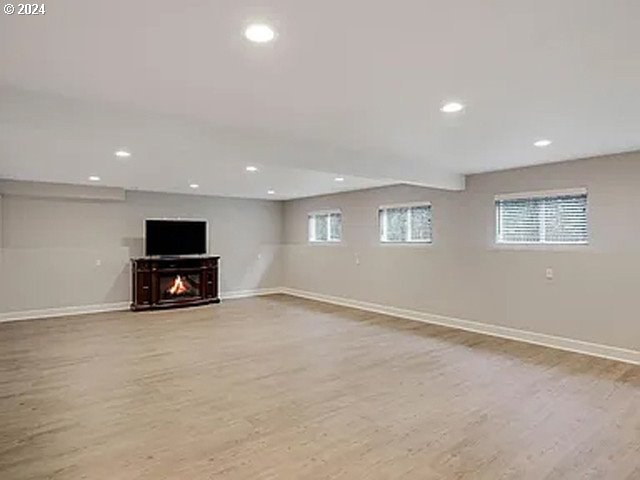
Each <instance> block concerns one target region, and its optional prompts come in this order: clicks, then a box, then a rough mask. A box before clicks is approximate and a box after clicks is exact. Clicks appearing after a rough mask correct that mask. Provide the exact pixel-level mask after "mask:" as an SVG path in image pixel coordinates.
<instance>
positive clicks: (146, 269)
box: [131, 256, 220, 310]
mask: <svg viewBox="0 0 640 480" xmlns="http://www.w3.org/2000/svg"><path fill="white" fill-rule="evenodd" d="M219 261H220V257H218V256H202V257H200V256H198V257H193V256H191V257H140V258H132V259H131V276H132V282H131V284H132V287H133V292H132V298H133V300H132V302H131V310H152V309H160V308H175V307H185V306H189V305H205V304H208V303H219V302H220V295H219V291H218V283H219V282H218V270H219Z"/></svg>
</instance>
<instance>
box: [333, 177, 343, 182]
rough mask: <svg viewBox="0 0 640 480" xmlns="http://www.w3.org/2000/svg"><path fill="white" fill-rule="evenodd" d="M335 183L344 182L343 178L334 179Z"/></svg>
mask: <svg viewBox="0 0 640 480" xmlns="http://www.w3.org/2000/svg"><path fill="white" fill-rule="evenodd" d="M334 180H335V181H336V182H344V177H336V178H334Z"/></svg>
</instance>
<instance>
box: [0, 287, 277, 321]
mask: <svg viewBox="0 0 640 480" xmlns="http://www.w3.org/2000/svg"><path fill="white" fill-rule="evenodd" d="M281 292H282V289H281V288H259V289H256V290H238V291H234V292H226V293H222V294H221V295H220V298H221V299H222V300H231V299H234V298H248V297H258V296H261V295H273V294H276V293H281ZM129 306H130V303H129V302H117V303H103V304H99V305H78V306H73V307H59V308H44V309H41V310H22V311H16V312H7V313H0V323H1V322H14V321H17V320H33V319H35V318H54V317H66V316H69V315H84V314H87V313H102V312H118V311H122V310H128V309H129Z"/></svg>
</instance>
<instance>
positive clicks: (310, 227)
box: [307, 208, 342, 245]
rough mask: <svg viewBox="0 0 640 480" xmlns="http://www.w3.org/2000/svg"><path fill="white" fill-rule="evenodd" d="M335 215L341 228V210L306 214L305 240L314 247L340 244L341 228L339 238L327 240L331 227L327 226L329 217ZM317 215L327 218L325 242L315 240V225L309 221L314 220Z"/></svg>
mask: <svg viewBox="0 0 640 480" xmlns="http://www.w3.org/2000/svg"><path fill="white" fill-rule="evenodd" d="M336 213H337V214H339V215H340V224H341V227H342V210H340V209H339V208H335V209H330V210H315V211H313V212H309V213H307V240H308V242H309V243H311V244H314V245H318V244H330V245H335V244H338V243H342V228H340V238H337V239H335V238H334V239H332V238H329V234H330V233H331V225H329V217H330V215H332V214H336ZM318 215H323V216H326V217H327V240H315V234H316V232H315V228H316V224H315V221H313V222H312V221H311V219H312V218H315V217H316V216H318Z"/></svg>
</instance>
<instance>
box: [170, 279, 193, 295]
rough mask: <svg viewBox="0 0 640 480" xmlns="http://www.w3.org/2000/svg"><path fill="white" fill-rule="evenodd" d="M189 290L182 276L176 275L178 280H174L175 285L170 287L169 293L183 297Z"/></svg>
mask: <svg viewBox="0 0 640 480" xmlns="http://www.w3.org/2000/svg"><path fill="white" fill-rule="evenodd" d="M188 289H189V288H188V287H187V282H185V281H184V279H183V278H182V277H181V276H180V275H176V278H174V279H173V284H172V285H171V286H170V287H169V289H168V290H167V292H169V293H170V294H171V295H182V294H183V293H185V292H186V291H187V290H188Z"/></svg>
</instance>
